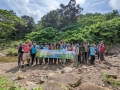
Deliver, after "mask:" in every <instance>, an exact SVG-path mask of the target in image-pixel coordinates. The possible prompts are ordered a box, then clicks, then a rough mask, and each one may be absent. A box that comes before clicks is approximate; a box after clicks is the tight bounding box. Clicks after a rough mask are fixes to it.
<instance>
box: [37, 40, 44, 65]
mask: <svg viewBox="0 0 120 90" xmlns="http://www.w3.org/2000/svg"><path fill="white" fill-rule="evenodd" d="M37 49H38V50H40V49H43V44H42V42H40V44H39V45H37ZM38 61H39V65H42V63H43V58H37V59H36V65H38Z"/></svg>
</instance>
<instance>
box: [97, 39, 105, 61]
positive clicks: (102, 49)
mask: <svg viewBox="0 0 120 90" xmlns="http://www.w3.org/2000/svg"><path fill="white" fill-rule="evenodd" d="M98 48H99V54H100V60H101V61H102V60H105V58H104V55H105V51H106V49H107V46H106V45H105V44H104V42H103V41H101V43H100V44H99V46H98Z"/></svg>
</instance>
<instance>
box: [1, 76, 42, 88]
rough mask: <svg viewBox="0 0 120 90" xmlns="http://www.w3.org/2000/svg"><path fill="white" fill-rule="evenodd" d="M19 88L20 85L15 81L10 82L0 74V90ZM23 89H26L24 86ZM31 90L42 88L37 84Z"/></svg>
mask: <svg viewBox="0 0 120 90" xmlns="http://www.w3.org/2000/svg"><path fill="white" fill-rule="evenodd" d="M21 89H22V87H21V86H20V85H18V84H17V83H16V82H15V81H13V82H12V83H10V82H9V81H8V80H7V79H6V78H5V77H2V76H0V90H21ZM22 90H23V89H22ZM24 90H27V89H26V88H24ZM32 90H42V86H39V87H38V88H33V89H32Z"/></svg>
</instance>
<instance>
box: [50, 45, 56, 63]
mask: <svg viewBox="0 0 120 90" xmlns="http://www.w3.org/2000/svg"><path fill="white" fill-rule="evenodd" d="M54 48H55V47H54V44H50V45H49V50H54ZM50 64H53V57H50V58H49V65H50Z"/></svg>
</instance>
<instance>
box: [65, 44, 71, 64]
mask: <svg viewBox="0 0 120 90" xmlns="http://www.w3.org/2000/svg"><path fill="white" fill-rule="evenodd" d="M66 49H67V51H72V48H71V47H70V44H68V45H67V47H66ZM68 62H70V59H66V63H68Z"/></svg>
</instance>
